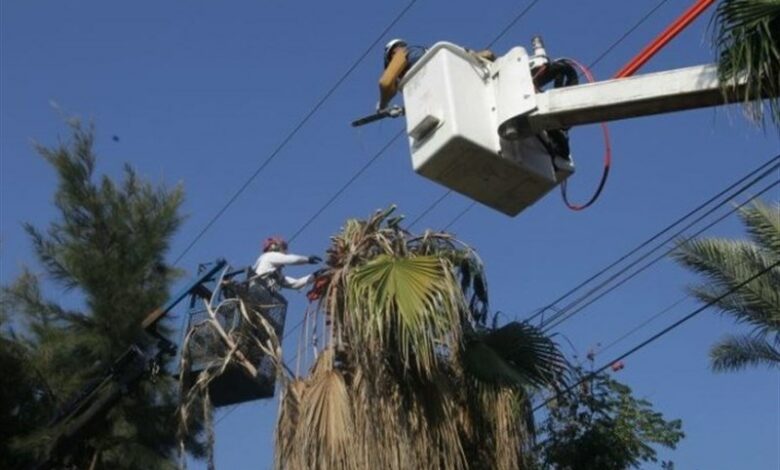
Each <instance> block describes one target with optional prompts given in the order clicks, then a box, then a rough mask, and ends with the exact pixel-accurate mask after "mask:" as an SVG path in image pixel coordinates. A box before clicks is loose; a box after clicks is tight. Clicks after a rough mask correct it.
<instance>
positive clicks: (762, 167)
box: [526, 155, 780, 321]
mask: <svg viewBox="0 0 780 470" xmlns="http://www.w3.org/2000/svg"><path fill="white" fill-rule="evenodd" d="M778 164H780V155H777V156H775V157H774V158H772V159H771V160H769V161H767V162H765V163H763V164H761V165H759V166H758V167H757V168H755V169H754V170H753V171H751V172H749V173H748V174H746V175H745V176H743V177H742V178H739V179H738V180H736V181H734V182H733V183H731V184H730V185H729V186H727V187H726V188H724V189H722V190H721V191H719V192H718V193H716V194H715V195H713V196H712V197H710V198H709V199H707V200H706V201H704V202H702V203H701V204H699V205H698V206H696V207H695V208H693V209H691V210H690V211H688V212H687V213H686V214H685V215H683V216H681V217H679V218H678V219H677V220H675V221H674V222H672V223H671V224H669V225H667V226H666V227H664V228H663V229H661V230H660V231H659V232H657V233H656V234H655V235H653V236H652V237H650V238H648V239H647V240H645V241H643V242H641V243H640V244H639V245H637V246H636V247H634V248H633V249H631V250H630V251H629V252H628V253H626V254H624V255H623V256H621V257H620V258H618V259H617V260H615V261H613V262H612V263H610V264H608V265H607V266H605V267H604V268H602V269H601V270H599V271H598V272H596V273H595V274H593V275H591V276H590V277H588V278H587V279H585V280H584V281H582V282H580V283H579V284H577V285H576V286H574V287H572V288H571V289H569V290H568V291H566V292H565V293H563V294H562V295H560V296H559V297H558V298H557V299H555V300H553V301H552V302H550V303H549V304H547V306H545V307H544V308H542V309H541V310H539V311H538V312H537V313H535V314H533V315H531V316H530V317H528V318H527V319H526V321H531V320H533V319H534V318H536V317H538V316H540V315H542V314H543V313H544V312H545V311H546V310H547V309H549V308H550V307H552V306H553V305H557V304H558V303H559V302H561V301H562V300H563V299H565V298H567V297H569V296H570V295H571V294H573V293H575V292H577V291H578V290H580V289H581V288H583V287H585V286H586V285H588V284H590V283H591V281H593V280H595V279H597V278H598V277H600V276H601V275H602V274H604V273H606V272H607V271H609V270H610V269H612V268H614V267H615V266H617V265H619V264H620V263H622V262H623V261H625V260H626V259H628V258H629V257H631V256H632V255H634V254H635V253H637V252H639V251H640V250H642V249H643V248H645V247H646V246H648V245H649V244H651V243H653V242H654V241H655V240H657V239H658V238H660V237H661V236H663V235H664V234H665V233H667V232H669V231H670V230H672V229H673V228H675V227H677V226H678V225H680V224H681V223H683V222H684V221H686V220H687V219H689V218H690V217H692V216H693V215H694V214H696V213H697V212H699V211H700V210H702V209H704V208H705V207H707V206H709V205H710V204H712V203H713V202H715V201H717V200H718V199H720V198H721V197H723V195H725V194H727V193H728V192H730V191H732V190H733V189H734V188H736V187H737V186H739V185H741V184H742V183H744V182H745V181H747V180H748V179H750V178H752V177H753V176H755V175H756V174H758V173H760V172H761V171H764V170H766V171H764V173H763V174H762V175H761V176H760V177H759V178H757V179H754V180H753V181H752V182H751V183H749V186H752V185H753V184H755V183H757V182H758V180H760V179H762V178H763V177H764V176H766V175H767V174H768V173H769V172H771V171H772V170H773V169H774V168H776V167H777V166H778ZM770 166H771V168H769V169H768V170H767V168H768V167H770ZM739 194H740V193H736V194H734V195H732V196H729V197H728V198H727V199H726V200H728V199H732V198H733V197H735V196H737V195H739ZM722 204H723V202H721V203H720V204H719V205H718V206H716V207H720V205H722ZM709 213H711V212H709ZM709 213H708V214H707V215H709ZM687 228H689V227H686V229H687ZM683 230H685V229H683ZM679 233H680V232H678V234H679ZM674 236H677V234H676V235H673V237H674ZM664 243H666V242H664ZM640 261H641V260H640Z"/></svg>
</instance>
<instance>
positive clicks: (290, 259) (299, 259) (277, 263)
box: [265, 251, 309, 268]
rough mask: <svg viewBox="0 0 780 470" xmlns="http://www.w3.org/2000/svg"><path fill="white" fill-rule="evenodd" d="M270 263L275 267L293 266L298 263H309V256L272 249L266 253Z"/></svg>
mask: <svg viewBox="0 0 780 470" xmlns="http://www.w3.org/2000/svg"><path fill="white" fill-rule="evenodd" d="M265 256H266V259H267V261H268V263H270V264H271V265H272V266H273V267H275V268H280V267H282V266H292V265H296V264H309V257H308V256H301V255H293V254H291V253H279V252H275V251H272V252H270V253H266V254H265Z"/></svg>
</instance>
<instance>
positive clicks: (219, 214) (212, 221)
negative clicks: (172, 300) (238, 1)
mask: <svg viewBox="0 0 780 470" xmlns="http://www.w3.org/2000/svg"><path fill="white" fill-rule="evenodd" d="M417 1H418V0H411V1H410V2H409V3H408V4H406V6H405V7H404V8H403V9H402V10H401V11H400V12H399V13H398V14H397V15H396V16H395V17H394V18H393V20H392V21H391V22H390V23H389V24H388V25H387V26H386V27H385V28H384V29H383V30H382V32H381V33H379V35H377V37H376V39H374V41H373V42H372V43H371V44H369V46H368V47H367V48H366V49H365V50H364V51H363V53H362V54H360V56H359V57H358V58H357V59H356V60H355V61H354V62H353V63H352V65H351V66H350V67H349V68H348V69H347V70H346V71H345V72H344V73H343V74H342V75H341V77H339V79H338V80H336V82H335V83H334V84H333V85H332V86H331V87H330V89H328V91H327V92H326V93H325V94H324V95H323V96H322V98H320V99H319V101H317V103H316V104H315V105H314V106H313V107H312V108H311V109H310V110H309V112H308V113H306V115H304V117H303V119H301V120H300V121H299V122H298V124H297V125H296V126H295V127H294V128H293V129H292V130H291V131H290V132H289V133H288V134H287V135H286V136H285V138H284V139H282V142H281V143H280V144H279V145H278V146H277V147H276V148H275V149H274V150H273V151H272V152H271V153H270V154H269V155H268V157H266V159H265V160H263V162H262V163H261V164H260V165H259V166H258V167H257V168H256V169H255V171H254V172H253V173H252V174H251V175H249V177H248V178H247V179H246V181H244V183H243V184H242V185H241V186H239V187H238V189H237V190H236V192H235V193H233V195H232V196H231V197H230V198H229V199H228V200H227V202H226V203H225V204H224V205H223V206H222V207H221V208H220V209H219V210H218V211H217V213H216V214H214V216H213V217H212V218H211V219H210V220H209V221H208V223H206V225H205V226H204V227H203V228H202V229H201V230H200V232H198V234H197V235H196V236H195V238H193V239H192V241H190V243H189V245H187V247H186V248H184V250H183V251H182V252H181V253H180V254H179V256H178V257H177V258H176V259H175V260H174V262H173V264H174V265H176V264H178V262H179V261H181V259H182V258H183V257H184V256H185V255H186V254H187V253H188V252H189V251H190V250H191V249H192V248H193V247H194V246H195V244H196V243H198V241H199V240H200V239H201V238H203V235H205V234H206V232H207V231H208V230H209V229H210V228H211V227H212V226H213V225H214V224H215V223H216V222H217V220H219V218H220V217H222V215H223V214H224V213H225V212H226V211H227V210H228V208H229V207H230V206H231V205H232V204H233V203H234V202H235V201H236V200H237V199H238V198H239V196H241V194H242V193H243V192H244V191H245V190H246V189H247V188H248V187H249V185H250V184H252V182H253V181H254V180H255V178H257V176H258V175H260V173H262V172H263V170H265V168H266V167H267V166H268V164H269V163H271V162H272V161H273V160H274V159H275V158H276V157H277V156H278V155H279V153H280V152H281V151H282V149H284V148H285V147H286V146H287V144H288V143H290V141H291V140H293V138H294V137H295V136H296V135H297V134H298V132H299V131H300V130H301V129H302V128H303V126H304V125H305V124H306V123H307V122H309V120H310V119H311V118H312V117H313V116H314V115H315V114H316V113H317V112H318V111H319V110H320V108H322V105H324V104H325V102H326V101H328V99H329V98H330V97H331V96H332V95H333V93H334V92H335V91H336V89H338V88H339V87H340V86H341V84H342V83H344V81H345V80H346V79H347V78H348V77H349V76H350V75H351V74H352V72H354V71H355V69H357V67H358V65H360V63H361V62H363V60H364V59H365V58H366V57H368V55H369V54H370V53H371V51H372V50H373V49H374V47H375V46H376V45H377V44H379V42H380V41H381V40H382V38H384V37H385V35H386V34H387V33H388V32H390V30H391V29H392V28H393V27H394V26H395V25H396V24H397V23H398V22H399V21H400V20H401V18H403V16H404V15H406V13H407V12H408V11H409V10H410V9H411V8H412V7H413V6H414V4H415V3H417Z"/></svg>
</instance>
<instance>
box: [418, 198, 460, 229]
mask: <svg viewBox="0 0 780 470" xmlns="http://www.w3.org/2000/svg"><path fill="white" fill-rule="evenodd" d="M450 194H452V190H451V189H450V190H448V191H446V192H445V193H444V194H442V195H441V196H439V198H438V199H436V200H435V201H433V204H431V205H429V206H428V208H427V209H425V210H424V211H423V212H422V213H421V214H420V215H418V216H417V217H415V218H414V220H413V221H412V223H410V224H409V225H408V227H407V229H409V230H411V229H412V227H414V226H415V225H417V222H419V221H420V220H422V218H423V217H425V216H426V215H428V213H430V212H431V211H432V210H433V209H435V208H436V206H438V205H439V204H440V203H441V202H442V201H444V200H445V199H447V196H449V195H450Z"/></svg>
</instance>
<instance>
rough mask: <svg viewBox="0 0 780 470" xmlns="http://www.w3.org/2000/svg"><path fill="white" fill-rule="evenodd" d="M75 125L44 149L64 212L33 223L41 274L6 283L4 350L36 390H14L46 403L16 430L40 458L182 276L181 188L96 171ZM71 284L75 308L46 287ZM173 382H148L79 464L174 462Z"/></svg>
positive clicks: (26, 450)
mask: <svg viewBox="0 0 780 470" xmlns="http://www.w3.org/2000/svg"><path fill="white" fill-rule="evenodd" d="M69 125H70V130H71V131H72V135H71V139H70V141H69V142H66V143H62V144H59V145H57V146H55V147H45V146H42V145H37V146H36V150H37V151H38V153H39V154H40V155H41V156H42V157H43V158H44V159H45V160H46V161H47V162H49V163H50V164H51V165H52V167H53V168H54V169H55V171H56V173H57V179H58V182H57V190H56V193H55V197H54V204H55V206H56V207H57V209H58V210H59V217H58V219H57V220H55V221H53V222H51V223H50V224H49V226H48V227H46V228H45V229H41V228H37V227H34V226H32V225H29V224H28V225H26V226H25V228H26V230H27V232H28V233H29V235H30V238H31V240H32V243H33V248H34V254H35V257H36V258H37V260H38V262H39V263H40V265H41V267H42V268H43V273H42V274H34V273H33V272H31V271H29V270H25V271H24V272H23V273H22V274H21V275H20V276H19V278H17V279H16V280H15V281H14V282H13V283H12V284H11V285H9V286H6V287H5V288H4V292H3V301H4V303H3V304H4V309H5V312H6V314H7V315H9V316H10V318H11V321H12V323H13V325H14V326H16V327H17V330H18V332H19V334H18V336H16V335H14V336H11V335H9V334H6V339H7V340H8V342H9V343H8V344H11V345H12V348H10V349H7V348H5V347H4V348H3V352H4V353H5V354H7V351H10V350H13V351H14V356H13V357H14V358H15V359H16V362H15V364H16V367H17V369H18V371H19V374H21V375H22V378H21V379H20V383H24V386H23V387H21V388H22V389H25V390H26V391H27V395H26V397H27V398H25V397H21V398H19V397H18V396H17V397H16V398H14V400H16V402H15V403H16V404H17V406H19V407H20V408H19V409H20V410H24V409H28V408H43V410H42V411H41V412H36V413H35V414H34V415H33V416H31V417H30V418H29V419H25V420H24V421H26V422H27V423H28V424H31V425H32V426H31V427H33V428H35V429H33V430H32V432H28V431H30V429H27V428H25V427H23V426H18V425H17V424H13V423H12V426H11V428H10V429H11V431H10V433H11V434H13V436H14V438H13V439H12V446H13V448H14V452H16V453H17V454H18V455H23V456H27V457H33V458H42V457H44V456H45V454H46V452H47V446H48V445H49V444H50V442H51V437H52V435H53V434H54V432H55V431H56V429H48V428H47V425H46V423H47V422H48V420H49V419H50V418H51V417H52V416H53V415H54V414H55V413H56V411H57V410H58V409H60V408H61V407H62V406H63V405H64V404H66V403H67V402H68V401H69V400H71V399H73V397H74V394H75V393H76V392H78V391H79V390H81V389H82V388H83V387H84V385H85V384H87V383H89V382H90V381H92V380H94V379H96V378H98V377H101V376H102V374H104V373H105V372H106V370H107V368H108V367H109V366H110V365H111V364H112V363H113V361H114V360H115V359H116V358H118V357H119V356H120V355H121V353H122V352H123V351H124V350H125V349H126V348H127V347H128V346H130V344H131V343H133V342H135V341H136V340H138V339H139V337H140V334H141V329H140V322H141V319H142V318H143V317H144V316H145V315H147V314H148V313H149V312H150V311H151V310H153V309H154V308H156V307H157V306H159V305H161V304H162V303H163V302H164V301H165V300H166V298H167V295H168V288H169V286H170V284H171V282H172V280H173V279H174V277H175V275H176V273H175V271H174V270H172V269H171V268H169V267H168V266H166V264H165V261H164V256H165V253H166V251H167V249H168V244H169V242H170V239H171V237H172V236H173V234H174V233H175V231H176V230H177V228H178V227H179V225H180V223H181V217H180V216H179V208H180V205H181V202H182V198H183V193H182V190H181V188H176V189H173V190H168V189H165V188H163V187H155V186H153V185H151V184H149V183H147V182H145V181H143V180H141V179H140V178H139V177H138V176H137V175H136V173H135V172H134V171H133V170H132V169H131V168H130V167H129V166H128V167H125V169H124V175H123V178H122V181H121V183H115V182H114V181H112V180H111V179H110V178H108V177H107V176H104V177H102V178H97V177H96V176H95V175H94V173H95V165H96V157H95V153H94V151H93V147H94V132H93V129H92V127H85V126H83V125H82V124H81V123H79V122H78V121H76V120H73V121H71V122H69ZM63 288H64V289H65V291H66V292H70V294H71V295H70V296H69V298H70V301H69V302H68V305H71V306H66V304H65V302H64V301H62V300H60V299H50V298H47V297H48V296H47V295H46V293H48V292H54V293H56V292H63ZM74 305H75V306H74ZM163 331H164V330H163ZM3 370H4V373H5V370H6V369H5V367H4V368H3ZM174 385H175V384H174V383H173V381H172V380H170V379H168V378H166V377H162V376H161V377H158V378H157V380H155V381H148V380H146V381H144V382H143V383H141V385H140V386H139V387H137V388H136V389H134V390H133V391H132V392H131V393H129V394H128V395H126V396H125V397H123V398H122V399H121V400H120V402H119V404H118V405H117V406H116V407H115V408H113V409H112V411H111V412H110V413H109V415H108V418H107V419H106V420H105V422H102V423H100V424H98V426H97V428H95V429H93V430H92V432H91V436H92V437H90V438H89V439H87V440H86V441H85V442H83V445H81V446H80V447H79V448H77V449H69V450H71V451H72V455H71V459H70V464H72V465H74V466H76V467H78V468H86V467H87V466H89V465H90V464H93V463H94V464H95V465H96V467H97V468H117V469H122V468H151V469H153V468H171V467H172V465H173V464H172V460H171V458H172V456H173V451H174V447H175V444H176V442H175V431H176V423H175V417H174V413H175V408H176V403H175V398H176V397H175V393H174V391H175V388H174ZM12 414H15V417H17V418H18V417H19V416H21V415H19V414H18V412H14V413H12ZM3 429H4V430H6V429H8V428H6V427H5V426H3ZM196 450H197V449H196Z"/></svg>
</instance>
